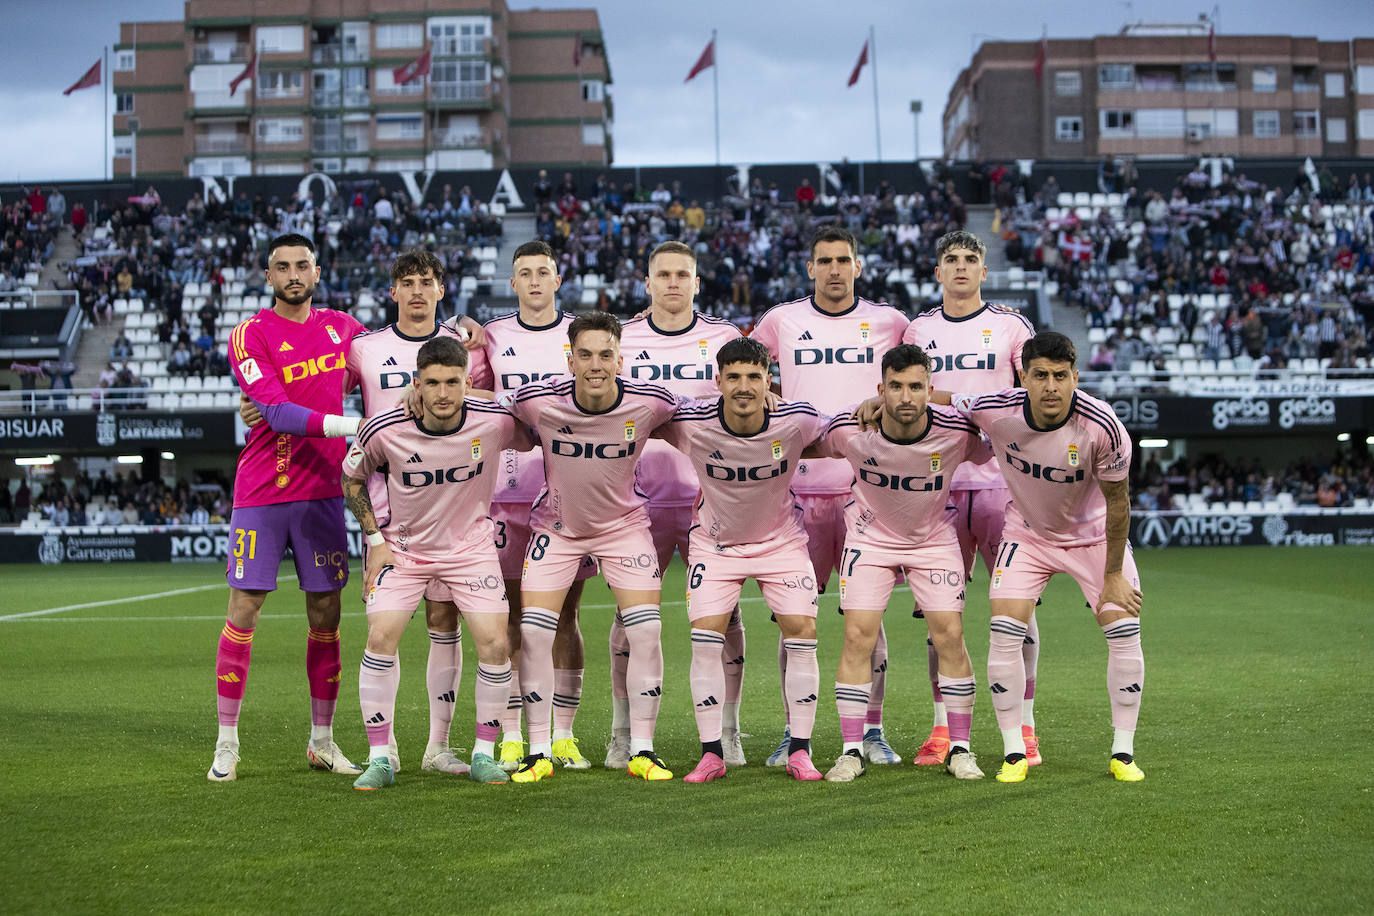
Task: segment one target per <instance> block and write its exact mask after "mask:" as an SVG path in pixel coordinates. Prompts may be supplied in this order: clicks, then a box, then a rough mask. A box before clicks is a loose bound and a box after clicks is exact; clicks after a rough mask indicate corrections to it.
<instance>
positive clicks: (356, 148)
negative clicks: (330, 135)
mask: <svg viewBox="0 0 1374 916" xmlns="http://www.w3.org/2000/svg"><path fill="white" fill-rule="evenodd" d="M367 150H368V143H367V137H344V138H343V151H344V152H345V153H365V152H367Z"/></svg>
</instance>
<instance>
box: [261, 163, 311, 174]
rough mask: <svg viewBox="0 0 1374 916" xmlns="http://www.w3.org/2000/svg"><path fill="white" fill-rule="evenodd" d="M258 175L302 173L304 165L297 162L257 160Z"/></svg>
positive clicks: (303, 172)
mask: <svg viewBox="0 0 1374 916" xmlns="http://www.w3.org/2000/svg"><path fill="white" fill-rule="evenodd" d="M257 173H258V174H259V175H304V174H305V166H304V165H302V164H301V163H299V162H259V163H258V165H257Z"/></svg>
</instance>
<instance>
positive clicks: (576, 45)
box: [573, 32, 582, 67]
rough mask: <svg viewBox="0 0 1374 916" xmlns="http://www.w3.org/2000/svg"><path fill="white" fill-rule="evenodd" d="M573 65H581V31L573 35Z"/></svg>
mask: <svg viewBox="0 0 1374 916" xmlns="http://www.w3.org/2000/svg"><path fill="white" fill-rule="evenodd" d="M573 66H574V67H580V66H582V33H581V32H578V33H577V34H576V35H574V36H573Z"/></svg>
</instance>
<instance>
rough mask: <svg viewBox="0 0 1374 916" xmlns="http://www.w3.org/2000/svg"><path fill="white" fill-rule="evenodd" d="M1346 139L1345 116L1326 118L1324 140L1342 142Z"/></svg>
mask: <svg viewBox="0 0 1374 916" xmlns="http://www.w3.org/2000/svg"><path fill="white" fill-rule="evenodd" d="M1345 141H1346V132H1345V118H1327V119H1326V142H1327V143H1344V142H1345Z"/></svg>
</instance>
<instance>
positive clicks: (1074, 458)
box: [1069, 445, 1078, 468]
mask: <svg viewBox="0 0 1374 916" xmlns="http://www.w3.org/2000/svg"><path fill="white" fill-rule="evenodd" d="M1069 467H1071V468H1076V467H1078V446H1076V445H1070V446H1069Z"/></svg>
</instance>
